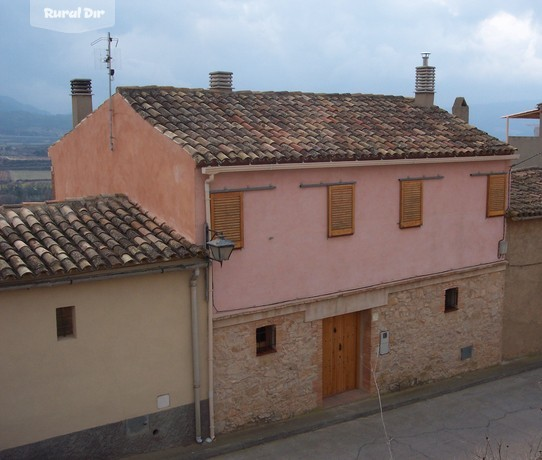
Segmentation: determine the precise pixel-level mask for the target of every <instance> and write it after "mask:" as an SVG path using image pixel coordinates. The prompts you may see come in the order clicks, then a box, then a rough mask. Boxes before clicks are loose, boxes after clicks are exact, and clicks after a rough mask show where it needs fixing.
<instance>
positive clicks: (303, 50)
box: [0, 0, 542, 135]
mask: <svg viewBox="0 0 542 460" xmlns="http://www.w3.org/2000/svg"><path fill="white" fill-rule="evenodd" d="M31 1H42V2H44V5H45V4H46V3H47V0H0V8H1V10H0V30H1V31H2V34H1V38H0V43H1V46H0V95H3V96H10V97H13V98H15V99H17V100H19V101H20V102H23V103H25V104H31V105H33V106H35V107H37V108H39V109H43V110H46V111H48V112H50V113H55V114H56V113H69V112H70V110H71V98H70V80H71V79H73V78H90V79H92V85H93V93H94V107H95V108H96V107H97V106H98V105H100V104H101V103H102V102H103V101H104V100H106V98H107V97H108V77H107V70H106V69H105V66H104V63H103V62H102V58H103V56H104V52H105V51H104V50H105V48H106V45H107V41H106V40H102V41H99V42H98V43H96V44H95V45H93V46H92V45H91V43H93V42H95V41H96V40H99V39H100V38H105V37H107V33H108V32H109V33H111V36H112V37H113V38H115V39H118V42H117V41H116V40H115V42H114V43H113V68H114V69H115V77H114V81H113V91H114V90H115V88H116V87H117V86H133V85H136V86H143V85H167V86H177V87H190V88H206V87H208V85H209V72H212V71H216V70H224V71H231V72H233V86H234V88H235V90H253V91H307V92H325V93H372V94H392V95H403V96H413V95H414V83H415V68H416V66H419V65H421V64H422V58H421V53H422V52H430V53H431V55H430V58H429V64H430V65H432V66H435V67H436V84H435V86H436V95H435V102H436V104H437V105H439V106H440V107H442V108H445V109H446V110H450V109H451V106H452V104H453V101H454V99H455V97H457V96H462V97H465V99H466V100H467V102H468V104H469V106H470V111H471V122H472V123H473V124H475V123H474V122H473V120H475V119H476V111H477V110H479V111H480V113H481V112H482V111H485V112H488V111H489V112H490V113H491V122H492V123H494V125H492V128H494V129H495V130H501V128H502V129H504V125H505V122H504V120H502V119H501V118H500V117H501V116H502V115H505V114H510V113H515V112H519V111H523V110H529V109H533V108H535V107H536V104H537V103H539V102H542V91H541V87H542V78H541V75H542V1H540V0H513V1H511V0H408V1H405V0H333V1H322V0H155V1H152V2H151V1H149V0H110V1H111V2H113V4H114V7H115V11H114V13H115V23H114V25H112V26H111V27H108V28H105V29H99V30H92V31H88V32H81V33H63V32H58V31H53V30H47V29H41V28H37V27H33V26H32V25H31V24H30V10H31V5H30V2H31ZM50 1H52V2H54V1H56V0H50ZM64 1H67V0H64ZM71 1H72V2H73V4H74V5H80V6H92V5H93V2H96V1H98V0H71ZM115 43H116V47H115ZM486 123H487V122H486ZM519 123H522V124H523V126H528V125H533V121H532V120H527V121H521V122H519ZM492 128H491V129H492ZM491 129H490V128H487V129H486V130H488V131H491ZM529 129H532V128H529ZM493 134H494V133H493ZM494 135H495V134H494Z"/></svg>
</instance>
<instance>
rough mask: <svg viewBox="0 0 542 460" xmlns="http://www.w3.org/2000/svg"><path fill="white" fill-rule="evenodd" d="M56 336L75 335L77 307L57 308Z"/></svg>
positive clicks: (59, 337) (60, 337)
mask: <svg viewBox="0 0 542 460" xmlns="http://www.w3.org/2000/svg"><path fill="white" fill-rule="evenodd" d="M56 336H57V338H58V339H62V338H64V337H75V307H60V308H57V309H56Z"/></svg>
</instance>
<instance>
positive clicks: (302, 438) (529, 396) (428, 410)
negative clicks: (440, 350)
mask: <svg viewBox="0 0 542 460" xmlns="http://www.w3.org/2000/svg"><path fill="white" fill-rule="evenodd" d="M213 458H217V459H222V460H230V459H231V460H243V459H246V460H249V459H250V460H256V459H260V460H267V459H268V460H276V459H281V460H284V459H296V460H297V459H310V460H320V459H322V460H330V459H333V460H335V459H337V460H340V459H345V460H351V459H364V460H372V459H375V460H383V459H395V460H409V459H416V460H418V459H438V460H446V459H456V460H462V459H487V460H505V459H508V460H524V459H525V460H542V368H538V369H535V370H531V371H527V372H524V373H521V374H518V375H513V376H509V377H505V378H502V379H498V380H494V381H491V382H489V383H484V384H480V385H477V386H473V387H470V388H466V389H464V390H461V391H458V392H452V393H449V394H445V395H443V396H438V397H435V398H431V399H427V400H423V401H419V402H416V403H413V404H409V405H406V406H403V407H399V408H397V409H393V410H388V411H385V412H383V413H382V414H380V413H377V414H374V415H370V416H367V417H362V418H357V419H355V420H351V421H347V422H344V423H339V424H334V425H330V426H327V427H324V428H321V429H318V430H314V431H310V432H307V433H303V434H299V435H295V436H290V437H285V438H283V439H279V440H276V441H272V442H268V443H265V444H261V445H257V446H255V447H251V448H248V449H244V450H239V451H236V452H232V453H229V454H226V455H221V456H218V457H213Z"/></svg>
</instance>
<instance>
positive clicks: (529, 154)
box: [503, 104, 542, 168]
mask: <svg viewBox="0 0 542 460" xmlns="http://www.w3.org/2000/svg"><path fill="white" fill-rule="evenodd" d="M503 118H506V142H508V143H509V144H510V145H513V146H514V147H516V148H517V149H518V153H519V155H520V157H519V160H518V161H517V162H516V164H517V165H518V166H519V165H520V164H521V167H522V168H529V167H540V166H542V155H541V154H542V137H541V136H540V124H541V122H542V104H538V105H537V106H536V108H535V109H531V110H525V111H523V112H519V113H513V114H510V115H505V116H504V117H503ZM510 120H533V125H534V130H533V135H532V136H511V135H510Z"/></svg>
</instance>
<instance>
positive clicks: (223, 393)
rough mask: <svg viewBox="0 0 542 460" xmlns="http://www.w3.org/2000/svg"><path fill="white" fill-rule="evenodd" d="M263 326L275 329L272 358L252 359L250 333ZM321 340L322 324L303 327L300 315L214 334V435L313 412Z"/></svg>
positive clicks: (253, 345) (253, 341) (217, 330)
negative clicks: (274, 347) (274, 348)
mask: <svg viewBox="0 0 542 460" xmlns="http://www.w3.org/2000/svg"><path fill="white" fill-rule="evenodd" d="M268 325H275V327H276V352H274V353H267V354H264V355H260V356H256V329H257V328H259V327H263V326H268ZM215 327H216V326H215ZM321 337H322V322H321V321H314V322H305V321H304V313H303V312H299V313H294V314H289V315H284V316H275V317H273V318H268V319H261V320H258V321H253V322H248V323H244V324H238V325H234V326H228V327H218V328H215V338H214V363H215V365H214V373H215V426H216V430H217V432H224V431H231V430H232V429H234V428H236V427H239V426H243V425H248V424H252V423H257V422H268V421H273V420H281V419H286V418H290V417H293V416H295V415H299V414H301V413H304V412H307V411H309V410H311V409H314V408H316V407H318V406H319V405H320V402H321V394H322V390H321V380H322V379H321V362H322V343H321V342H322V340H321ZM319 398H320V399H319Z"/></svg>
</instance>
